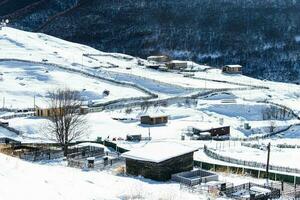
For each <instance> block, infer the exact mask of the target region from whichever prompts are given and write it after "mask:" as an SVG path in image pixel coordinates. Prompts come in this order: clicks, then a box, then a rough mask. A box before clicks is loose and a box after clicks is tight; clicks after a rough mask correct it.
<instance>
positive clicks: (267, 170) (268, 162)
mask: <svg viewBox="0 0 300 200" xmlns="http://www.w3.org/2000/svg"><path fill="white" fill-rule="evenodd" d="M267 150H268V158H267V169H266V173H267V185H269V164H270V151H271V143H269V144H268V146H267Z"/></svg>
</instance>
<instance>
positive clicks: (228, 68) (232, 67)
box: [222, 65, 242, 74]
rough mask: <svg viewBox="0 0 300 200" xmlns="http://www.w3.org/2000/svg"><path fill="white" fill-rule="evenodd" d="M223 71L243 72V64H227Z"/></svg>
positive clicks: (230, 72) (231, 72)
mask: <svg viewBox="0 0 300 200" xmlns="http://www.w3.org/2000/svg"><path fill="white" fill-rule="evenodd" d="M222 72H223V73H229V74H241V73H242V66H241V65H225V66H224V67H222Z"/></svg>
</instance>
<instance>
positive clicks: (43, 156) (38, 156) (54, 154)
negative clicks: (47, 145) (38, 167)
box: [19, 149, 64, 161]
mask: <svg viewBox="0 0 300 200" xmlns="http://www.w3.org/2000/svg"><path fill="white" fill-rule="evenodd" d="M63 156H64V153H63V151H62V150H50V149H47V150H39V151H30V152H23V153H21V154H19V158H21V159H24V160H27V161H42V160H53V159H58V158H62V157H63Z"/></svg>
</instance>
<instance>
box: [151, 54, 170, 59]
mask: <svg viewBox="0 0 300 200" xmlns="http://www.w3.org/2000/svg"><path fill="white" fill-rule="evenodd" d="M167 57H168V56H166V55H160V56H148V57H147V58H148V59H151V58H167Z"/></svg>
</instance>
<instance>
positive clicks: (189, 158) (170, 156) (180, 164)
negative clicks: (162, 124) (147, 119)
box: [122, 142, 197, 181]
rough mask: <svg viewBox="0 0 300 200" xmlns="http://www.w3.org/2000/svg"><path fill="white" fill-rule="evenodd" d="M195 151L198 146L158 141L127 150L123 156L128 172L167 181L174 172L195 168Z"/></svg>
mask: <svg viewBox="0 0 300 200" xmlns="http://www.w3.org/2000/svg"><path fill="white" fill-rule="evenodd" d="M195 151H197V149H196V148H192V147H189V146H185V145H182V144H179V143H171V142H156V143H149V144H147V145H146V146H144V147H142V148H138V149H134V150H131V151H129V152H126V153H124V154H122V157H124V158H125V162H126V173H127V174H130V175H134V176H139V175H141V176H143V177H145V178H150V179H153V180H158V181H166V180H169V179H171V176H172V174H176V173H179V172H184V171H189V170H192V169H193V166H194V161H193V160H194V159H193V156H194V152H195Z"/></svg>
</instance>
